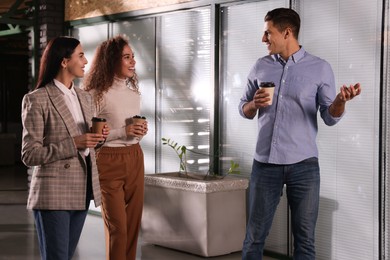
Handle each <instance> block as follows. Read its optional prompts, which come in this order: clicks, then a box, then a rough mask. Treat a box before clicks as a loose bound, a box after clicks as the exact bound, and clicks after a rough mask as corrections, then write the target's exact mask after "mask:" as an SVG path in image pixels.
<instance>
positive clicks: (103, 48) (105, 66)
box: [84, 35, 139, 106]
mask: <svg viewBox="0 0 390 260" xmlns="http://www.w3.org/2000/svg"><path fill="white" fill-rule="evenodd" d="M126 45H129V41H128V40H127V39H126V38H125V37H124V36H122V35H118V36H116V37H114V38H111V39H108V40H106V41H104V42H103V43H101V44H100V45H99V47H98V48H97V50H96V53H95V57H94V59H93V62H92V65H91V68H90V70H89V72H88V74H87V75H86V77H85V80H84V87H85V90H87V91H89V90H92V89H94V90H95V91H96V92H95V103H96V105H97V106H98V105H99V104H100V102H101V100H102V97H103V94H104V93H105V92H107V91H108V89H109V88H110V87H111V86H112V84H113V82H114V77H115V73H116V72H117V71H118V69H119V68H120V66H121V60H122V51H123V48H124V47H125V46H126ZM128 83H129V84H130V86H131V87H132V89H134V90H135V91H137V92H139V90H138V77H137V73H135V72H134V76H133V77H132V78H129V79H128Z"/></svg>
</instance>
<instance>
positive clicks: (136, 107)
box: [96, 78, 141, 147]
mask: <svg viewBox="0 0 390 260" xmlns="http://www.w3.org/2000/svg"><path fill="white" fill-rule="evenodd" d="M140 104H141V96H140V94H138V93H137V92H136V91H133V90H131V89H130V88H129V87H128V86H127V85H126V80H125V79H119V78H115V79H114V82H113V85H112V86H111V88H110V89H109V90H108V91H107V92H106V93H104V95H103V100H102V101H101V103H100V107H98V108H97V112H96V113H97V115H96V116H97V117H103V118H105V119H106V120H107V124H108V125H109V127H110V134H109V135H108V137H107V140H106V142H105V143H104V146H109V147H122V146H129V145H132V144H136V143H138V142H139V139H137V138H133V137H127V136H126V130H125V127H126V125H128V124H129V123H130V122H131V118H132V117H133V116H135V115H139V114H140Z"/></svg>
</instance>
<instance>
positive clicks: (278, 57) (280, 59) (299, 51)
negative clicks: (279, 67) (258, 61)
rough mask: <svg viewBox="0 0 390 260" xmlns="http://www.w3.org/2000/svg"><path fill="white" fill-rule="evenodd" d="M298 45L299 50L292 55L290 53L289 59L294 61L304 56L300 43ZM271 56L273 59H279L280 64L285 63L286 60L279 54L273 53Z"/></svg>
mask: <svg viewBox="0 0 390 260" xmlns="http://www.w3.org/2000/svg"><path fill="white" fill-rule="evenodd" d="M299 47H300V48H299V50H298V51H297V52H295V53H294V54H293V55H291V57H290V58H289V60H290V59H291V60H292V61H293V62H294V63H297V62H299V61H300V60H301V59H302V58H303V57H304V56H305V53H306V51H305V49H304V48H303V47H302V46H301V45H299ZM272 57H273V59H274V60H275V61H279V62H281V63H282V64H286V62H288V61H285V60H283V58H282V57H281V56H280V55H279V54H274V55H273V56H272Z"/></svg>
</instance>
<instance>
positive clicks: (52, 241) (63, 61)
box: [22, 37, 109, 260]
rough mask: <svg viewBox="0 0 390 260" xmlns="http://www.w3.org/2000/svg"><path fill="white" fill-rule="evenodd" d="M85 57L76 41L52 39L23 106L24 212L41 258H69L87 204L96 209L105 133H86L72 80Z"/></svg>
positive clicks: (87, 99)
mask: <svg viewBox="0 0 390 260" xmlns="http://www.w3.org/2000/svg"><path fill="white" fill-rule="evenodd" d="M85 64H87V59H86V58H85V57H84V52H83V49H82V47H81V45H80V42H79V41H78V40H77V39H74V38H70V37H57V38H55V39H53V40H51V41H50V42H49V43H48V45H47V47H46V49H45V51H44V53H43V56H42V59H41V64H40V73H39V78H38V83H37V85H36V87H35V89H34V91H32V92H30V93H28V94H26V95H25V96H24V98H23V102H22V123H23V136H22V161H23V162H24V164H25V165H27V166H34V167H33V168H34V169H33V175H32V179H31V185H30V191H29V196H28V201H27V208H28V209H32V210H33V211H34V217H35V223H36V227H37V233H38V239H39V246H40V252H41V257H42V259H53V260H69V259H71V258H72V255H73V253H74V251H75V249H76V246H77V243H78V240H79V238H80V234H81V230H82V227H83V225H84V221H85V218H86V214H87V210H88V208H89V202H90V200H91V199H92V198H93V199H94V201H95V205H96V206H99V205H100V195H101V194H100V188H99V178H98V175H97V170H96V164H95V153H94V149H91V148H94V147H95V146H96V145H97V144H98V142H100V141H104V139H105V137H106V136H107V135H108V132H109V130H108V127H106V128H105V129H104V130H103V132H102V134H92V133H89V129H90V126H91V118H92V116H93V112H94V111H93V110H94V108H93V105H92V99H91V96H90V95H89V94H88V93H87V92H85V91H83V90H81V89H79V88H78V87H76V86H75V85H74V83H73V80H74V79H75V78H76V77H83V75H84V67H85Z"/></svg>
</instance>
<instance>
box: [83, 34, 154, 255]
mask: <svg viewBox="0 0 390 260" xmlns="http://www.w3.org/2000/svg"><path fill="white" fill-rule="evenodd" d="M135 64H136V62H135V59H134V53H133V51H132V49H131V48H130V46H129V43H128V41H127V40H126V39H125V38H124V37H122V36H116V37H114V38H111V39H109V40H107V41H105V42H103V43H102V44H101V45H100V46H99V47H98V49H97V51H96V54H95V57H94V60H93V62H92V66H91V70H90V72H89V73H88V75H87V77H86V79H85V82H84V85H85V89H86V90H87V91H90V93H92V96H93V97H94V101H95V105H96V110H97V117H102V118H105V119H106V120H107V124H108V125H109V126H110V134H109V136H108V137H107V139H106V141H105V143H104V144H103V145H102V147H101V148H100V149H99V150H98V155H97V166H98V172H99V179H100V187H101V191H102V215H103V219H104V224H105V234H106V259H111V260H125V259H126V260H131V259H135V257H136V249H137V239H138V232H139V228H140V223H141V215H142V207H143V196H144V157H143V152H142V149H141V147H140V145H139V140H140V139H141V138H142V137H143V136H144V135H145V134H146V133H147V131H148V125H147V122H146V121H145V122H144V123H136V122H133V117H134V116H135V115H139V114H140V101H141V97H140V91H139V89H138V80H137V74H136V72H135Z"/></svg>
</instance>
